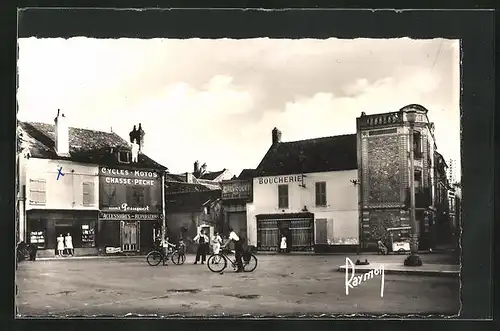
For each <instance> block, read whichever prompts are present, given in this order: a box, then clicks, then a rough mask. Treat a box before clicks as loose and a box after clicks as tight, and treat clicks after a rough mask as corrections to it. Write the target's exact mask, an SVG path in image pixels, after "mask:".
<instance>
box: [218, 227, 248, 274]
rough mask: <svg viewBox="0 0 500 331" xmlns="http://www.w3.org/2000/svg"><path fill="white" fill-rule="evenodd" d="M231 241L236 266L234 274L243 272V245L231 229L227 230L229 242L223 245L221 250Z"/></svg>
mask: <svg viewBox="0 0 500 331" xmlns="http://www.w3.org/2000/svg"><path fill="white" fill-rule="evenodd" d="M231 241H232V242H234V250H235V251H236V252H235V254H234V257H235V259H236V264H237V265H238V269H237V270H236V272H243V261H242V256H243V245H242V242H241V240H240V237H239V236H238V235H237V234H236V232H234V230H233V229H232V228H229V240H228V241H227V242H226V243H225V244H224V246H222V248H226V247H227V246H228V245H229V243H230V242H231Z"/></svg>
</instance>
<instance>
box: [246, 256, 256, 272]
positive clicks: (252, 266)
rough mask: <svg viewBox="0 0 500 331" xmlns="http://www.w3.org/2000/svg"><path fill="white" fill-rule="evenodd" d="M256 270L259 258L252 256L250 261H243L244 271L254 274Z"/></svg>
mask: <svg viewBox="0 0 500 331" xmlns="http://www.w3.org/2000/svg"><path fill="white" fill-rule="evenodd" d="M247 258H248V257H247ZM255 268H257V257H256V256H255V255H253V254H251V255H250V257H249V258H248V260H247V259H243V271H245V272H252V271H254V270H255Z"/></svg>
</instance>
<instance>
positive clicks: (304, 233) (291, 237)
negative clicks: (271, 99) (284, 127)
mask: <svg viewBox="0 0 500 331" xmlns="http://www.w3.org/2000/svg"><path fill="white" fill-rule="evenodd" d="M357 177H358V173H357V154H356V135H342V136H333V137H325V138H318V139H308V140H301V141H293V142H282V141H281V132H280V131H279V130H278V129H276V128H275V129H274V130H273V131H272V143H271V147H270V148H269V150H268V151H267V153H266V154H265V156H264V158H263V159H262V161H261V162H260V164H259V165H258V167H257V168H256V170H255V174H254V178H253V201H252V202H251V203H248V204H247V227H248V238H249V244H250V245H254V246H256V247H257V249H259V250H276V249H277V248H278V246H279V243H280V239H281V237H282V236H285V237H286V238H287V243H288V247H289V248H290V249H291V250H306V251H307V250H309V251H311V250H315V251H317V252H320V251H348V250H355V249H356V248H357V247H358V240H359V225H358V224H359V223H358V219H359V217H358V190H357V187H356V185H354V183H355V180H356V179H357Z"/></svg>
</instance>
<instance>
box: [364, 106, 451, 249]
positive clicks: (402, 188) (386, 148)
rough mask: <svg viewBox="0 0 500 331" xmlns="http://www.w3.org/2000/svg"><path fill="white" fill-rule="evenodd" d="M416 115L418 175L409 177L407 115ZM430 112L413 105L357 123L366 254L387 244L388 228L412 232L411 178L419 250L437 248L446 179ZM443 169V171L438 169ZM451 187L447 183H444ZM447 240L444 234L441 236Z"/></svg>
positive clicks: (415, 148) (415, 132)
mask: <svg viewBox="0 0 500 331" xmlns="http://www.w3.org/2000/svg"><path fill="white" fill-rule="evenodd" d="M410 110H411V111H416V114H417V118H416V122H415V124H414V129H413V142H414V143H413V148H414V170H415V173H414V174H410V173H409V168H410V167H409V164H410V163H409V162H410V158H409V152H410V146H409V133H410V124H409V122H408V121H407V112H408V111H410ZM427 113H428V110H427V109H426V108H424V107H422V106H420V105H415V104H412V105H408V106H406V107H403V108H402V109H401V110H400V111H397V112H390V113H384V114H376V115H366V114H364V113H363V114H361V116H360V117H358V118H357V120H356V122H357V139H358V177H359V184H360V185H359V196H360V200H359V201H360V205H359V208H360V211H361V212H360V243H361V248H362V249H363V250H366V249H372V248H374V247H376V242H377V240H379V239H381V240H383V241H384V240H387V236H388V233H387V231H386V229H387V228H394V227H408V226H410V219H409V201H410V199H409V186H410V176H414V180H415V206H416V219H417V221H418V232H419V235H420V247H421V248H430V247H432V246H433V245H434V243H435V239H433V238H435V235H436V224H435V223H436V221H440V223H438V227H439V226H441V225H439V224H441V223H442V222H444V221H443V219H437V220H436V205H437V204H438V203H437V198H438V195H437V193H436V190H437V189H438V188H439V187H441V184H440V183H441V180H442V178H443V176H444V178H446V172H445V167H444V166H443V167H442V166H441V165H443V163H444V160H443V158H442V156H440V154H439V153H437V144H436V139H435V136H434V123H432V122H430V121H429V118H428V116H427ZM437 164H439V166H437ZM444 185H446V184H444ZM441 235H442V234H441Z"/></svg>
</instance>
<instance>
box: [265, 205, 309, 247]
mask: <svg viewBox="0 0 500 331" xmlns="http://www.w3.org/2000/svg"><path fill="white" fill-rule="evenodd" d="M256 218H257V249H258V250H262V251H277V250H278V248H279V246H280V242H281V238H282V237H285V238H286V242H287V249H288V251H312V250H313V247H314V244H313V243H314V232H313V230H314V226H313V221H314V214H312V213H287V214H261V215H257V216H256Z"/></svg>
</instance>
